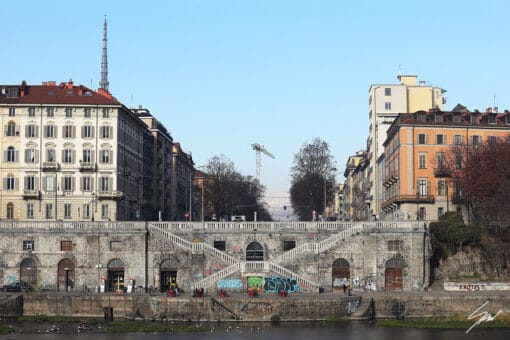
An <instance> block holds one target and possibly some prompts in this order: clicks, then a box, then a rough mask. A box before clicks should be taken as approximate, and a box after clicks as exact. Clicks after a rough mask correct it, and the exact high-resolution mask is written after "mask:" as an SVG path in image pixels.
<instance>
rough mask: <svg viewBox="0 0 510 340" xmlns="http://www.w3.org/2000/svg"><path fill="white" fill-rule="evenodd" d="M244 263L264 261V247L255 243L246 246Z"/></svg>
mask: <svg viewBox="0 0 510 340" xmlns="http://www.w3.org/2000/svg"><path fill="white" fill-rule="evenodd" d="M246 261H264V247H263V246H262V245H261V244H260V243H259V242H257V241H253V242H251V243H250V244H248V245H247V246H246Z"/></svg>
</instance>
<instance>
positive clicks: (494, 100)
mask: <svg viewBox="0 0 510 340" xmlns="http://www.w3.org/2000/svg"><path fill="white" fill-rule="evenodd" d="M492 106H494V107H496V94H495V93H494V98H493V105H492Z"/></svg>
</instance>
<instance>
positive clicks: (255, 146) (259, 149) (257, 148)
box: [251, 143, 274, 182]
mask: <svg viewBox="0 0 510 340" xmlns="http://www.w3.org/2000/svg"><path fill="white" fill-rule="evenodd" d="M251 147H252V149H253V150H255V153H256V155H257V180H258V181H259V182H260V166H261V161H260V153H261V152H262V153H264V154H265V155H266V156H268V157H271V158H273V159H274V155H273V154H272V153H271V152H269V151H267V150H266V148H264V146H263V145H260V144H258V143H253V144H252V145H251Z"/></svg>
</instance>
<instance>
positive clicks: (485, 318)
mask: <svg viewBox="0 0 510 340" xmlns="http://www.w3.org/2000/svg"><path fill="white" fill-rule="evenodd" d="M488 303H489V301H487V302H485V303H484V304H483V305H481V306H480V307H478V308H477V309H476V310H475V311H474V312H473V313H471V314H469V316H468V320H473V319H476V318H479V319H478V320H476V322H475V323H474V324H473V325H472V326H471V327H469V329H468V330H467V331H466V334H468V333H469V332H470V331H471V330H472V329H473V328H475V327H476V326H478V325H479V324H481V323H482V322H490V321H493V320H494V319H496V317H497V316H498V315H499V314H500V313H503V310H501V309H500V310H499V311H498V312H497V313H496V314H495V315H494V316H492V315H491V314H489V313H488V312H480V313H478V311H480V309H482V308H483V307H485V306H486V305H487V304H488Z"/></svg>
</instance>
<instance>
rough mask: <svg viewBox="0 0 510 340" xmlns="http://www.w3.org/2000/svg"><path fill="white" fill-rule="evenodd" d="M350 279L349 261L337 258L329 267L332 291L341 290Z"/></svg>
mask: <svg viewBox="0 0 510 340" xmlns="http://www.w3.org/2000/svg"><path fill="white" fill-rule="evenodd" d="M350 279H351V266H350V264H349V261H347V260H346V259H344V258H338V259H336V260H335V261H333V264H332V265H331V282H332V285H333V291H338V290H343V286H344V284H346V285H347V282H348V280H350Z"/></svg>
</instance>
